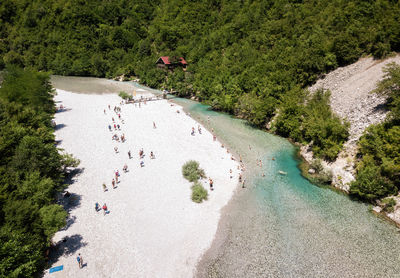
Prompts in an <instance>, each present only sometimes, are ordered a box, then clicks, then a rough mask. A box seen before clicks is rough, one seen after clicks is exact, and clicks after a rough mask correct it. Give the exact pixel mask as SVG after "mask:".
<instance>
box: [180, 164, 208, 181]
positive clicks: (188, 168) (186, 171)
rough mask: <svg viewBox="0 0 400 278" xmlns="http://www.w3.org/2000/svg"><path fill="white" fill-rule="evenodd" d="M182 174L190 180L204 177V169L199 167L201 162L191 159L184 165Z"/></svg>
mask: <svg viewBox="0 0 400 278" xmlns="http://www.w3.org/2000/svg"><path fill="white" fill-rule="evenodd" d="M182 175H183V177H184V178H185V179H187V180H188V181H190V182H194V181H197V180H199V179H200V178H204V177H205V174H204V170H203V169H201V168H199V163H198V162H197V161H195V160H189V161H188V162H186V163H185V164H183V166H182Z"/></svg>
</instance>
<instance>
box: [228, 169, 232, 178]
mask: <svg viewBox="0 0 400 278" xmlns="http://www.w3.org/2000/svg"><path fill="white" fill-rule="evenodd" d="M229 176H230V178H232V169H229Z"/></svg>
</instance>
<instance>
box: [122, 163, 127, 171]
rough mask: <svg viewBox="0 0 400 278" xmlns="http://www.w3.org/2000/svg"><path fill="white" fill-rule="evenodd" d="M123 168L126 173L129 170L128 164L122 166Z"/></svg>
mask: <svg viewBox="0 0 400 278" xmlns="http://www.w3.org/2000/svg"><path fill="white" fill-rule="evenodd" d="M122 170H123V171H124V172H125V173H126V172H128V165H126V164H125V165H124V167H123V168H122Z"/></svg>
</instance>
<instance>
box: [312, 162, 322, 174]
mask: <svg viewBox="0 0 400 278" xmlns="http://www.w3.org/2000/svg"><path fill="white" fill-rule="evenodd" d="M310 167H311V168H312V169H314V170H315V172H316V173H320V172H322V171H323V170H324V167H323V166H322V161H321V159H319V158H317V159H313V161H312V162H311V164H310Z"/></svg>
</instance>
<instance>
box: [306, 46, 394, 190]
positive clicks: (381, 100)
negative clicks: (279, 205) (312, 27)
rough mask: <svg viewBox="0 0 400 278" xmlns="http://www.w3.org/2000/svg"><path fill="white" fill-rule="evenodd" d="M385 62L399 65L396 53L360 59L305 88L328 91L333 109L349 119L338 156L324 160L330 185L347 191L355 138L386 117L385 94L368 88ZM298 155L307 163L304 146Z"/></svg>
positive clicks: (379, 77) (351, 176)
mask: <svg viewBox="0 0 400 278" xmlns="http://www.w3.org/2000/svg"><path fill="white" fill-rule="evenodd" d="M389 63H399V64H400V54H397V55H395V56H393V57H390V58H387V59H384V60H375V59H373V58H372V57H366V58H361V59H360V60H359V61H357V62H356V63H354V64H351V65H349V66H346V67H341V68H338V69H336V70H334V71H332V72H330V73H329V74H327V75H325V76H324V77H323V78H321V79H320V80H318V81H317V82H316V83H315V84H314V85H313V86H312V87H310V88H309V90H310V91H311V92H315V91H316V90H318V89H323V90H330V92H331V107H332V109H333V111H334V112H335V113H336V114H338V115H339V116H340V117H341V118H343V119H344V120H347V121H349V122H350V130H349V131H350V137H349V140H348V142H346V143H345V146H344V149H343V151H342V152H341V153H340V154H339V157H338V159H337V160H336V161H335V162H333V163H326V162H324V166H325V168H327V169H329V170H331V171H332V174H333V185H334V186H336V187H338V188H340V189H342V190H344V191H348V190H349V183H350V182H351V181H352V180H354V158H355V155H356V152H357V141H358V139H359V138H360V136H361V135H362V133H363V132H364V130H365V129H366V128H367V127H368V126H369V125H371V124H376V123H380V122H382V121H383V120H384V119H385V117H386V114H387V110H386V109H385V101H386V99H385V97H383V96H378V95H376V94H374V93H372V91H373V90H374V89H375V88H376V85H377V83H378V82H379V81H380V80H382V78H383V77H384V75H385V73H384V72H383V69H384V67H385V66H386V65H388V64H389ZM301 154H302V155H303V157H304V158H305V159H306V160H307V161H308V162H310V161H312V158H313V156H312V153H311V151H310V150H309V148H308V146H305V147H302V148H301Z"/></svg>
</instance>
